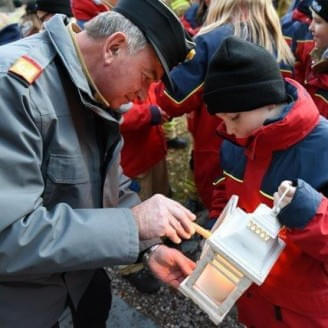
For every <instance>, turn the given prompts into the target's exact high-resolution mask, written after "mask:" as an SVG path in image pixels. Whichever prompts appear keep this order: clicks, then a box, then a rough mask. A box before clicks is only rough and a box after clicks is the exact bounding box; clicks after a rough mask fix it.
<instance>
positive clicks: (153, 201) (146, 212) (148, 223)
mask: <svg viewBox="0 0 328 328" xmlns="http://www.w3.org/2000/svg"><path fill="white" fill-rule="evenodd" d="M132 212H133V214H134V216H135V218H136V221H137V224H138V228H139V238H140V239H141V240H144V239H152V238H157V237H168V238H169V239H171V240H172V241H173V242H174V243H177V244H178V243H180V242H181V238H183V239H189V238H190V237H191V236H192V235H193V234H194V233H195V230H194V228H193V226H192V221H194V220H195V218H196V216H195V215H194V214H193V213H192V212H190V211H189V210H188V209H186V208H185V207H183V206H182V205H181V204H179V203H178V202H176V201H174V200H172V199H169V198H167V197H165V196H163V195H160V194H157V195H154V196H153V197H151V198H149V199H147V200H145V201H144V202H142V203H140V204H139V205H137V206H135V207H133V208H132Z"/></svg>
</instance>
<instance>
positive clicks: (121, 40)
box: [104, 32, 127, 64]
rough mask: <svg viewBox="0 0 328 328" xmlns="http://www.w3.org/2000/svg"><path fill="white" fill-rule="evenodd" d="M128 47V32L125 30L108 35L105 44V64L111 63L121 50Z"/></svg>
mask: <svg viewBox="0 0 328 328" xmlns="http://www.w3.org/2000/svg"><path fill="white" fill-rule="evenodd" d="M126 48H127V38H126V34H125V33H123V32H116V33H114V34H112V35H110V36H109V37H107V39H106V41H105V44H104V58H105V64H110V63H111V62H112V60H113V59H114V57H116V56H117V55H118V54H119V53H120V52H121V51H124V50H125V49H126Z"/></svg>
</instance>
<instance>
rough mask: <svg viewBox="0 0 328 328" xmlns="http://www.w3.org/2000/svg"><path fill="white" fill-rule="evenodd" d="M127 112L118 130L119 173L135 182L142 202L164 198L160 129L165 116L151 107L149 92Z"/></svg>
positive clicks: (163, 140) (166, 189)
mask: <svg viewBox="0 0 328 328" xmlns="http://www.w3.org/2000/svg"><path fill="white" fill-rule="evenodd" d="M127 109H128V110H127V111H126V112H125V113H124V114H123V122H122V124H121V126H120V131H121V134H122V136H123V139H124V146H123V149H122V153H121V156H122V158H121V166H122V168H123V172H124V174H125V175H126V176H128V177H130V178H132V179H134V180H136V181H137V182H138V184H139V186H140V191H139V192H138V193H139V196H140V198H141V199H142V200H144V199H148V198H149V197H151V196H152V195H154V194H156V193H160V194H164V195H166V196H168V195H169V189H170V188H169V181H168V172H167V166H166V153H167V149H166V138H165V135H164V131H163V128H162V126H161V124H162V123H164V122H165V121H167V120H168V115H167V114H166V112H164V111H163V110H162V109H161V108H160V107H158V106H157V105H156V104H155V99H154V96H153V92H152V91H151V90H150V91H149V93H148V99H147V100H146V101H144V102H141V101H136V102H134V103H130V104H128V108H127Z"/></svg>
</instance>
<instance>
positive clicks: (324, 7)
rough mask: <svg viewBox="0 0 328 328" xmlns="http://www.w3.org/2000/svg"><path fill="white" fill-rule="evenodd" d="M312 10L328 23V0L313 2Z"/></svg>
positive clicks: (314, 0)
mask: <svg viewBox="0 0 328 328" xmlns="http://www.w3.org/2000/svg"><path fill="white" fill-rule="evenodd" d="M310 8H311V9H312V10H313V11H314V12H315V13H316V14H317V15H319V16H320V17H322V18H323V19H324V20H325V21H327V22H328V0H313V1H312V4H311V6H310Z"/></svg>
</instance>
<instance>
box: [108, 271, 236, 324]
mask: <svg viewBox="0 0 328 328" xmlns="http://www.w3.org/2000/svg"><path fill="white" fill-rule="evenodd" d="M111 275H112V278H113V280H112V286H113V292H114V294H116V295H117V296H119V297H121V298H122V299H123V300H124V301H125V302H127V303H128V304H129V305H131V306H133V307H134V308H135V309H137V310H138V311H140V312H141V313H143V314H144V315H145V316H147V317H149V318H151V319H152V320H153V321H154V322H155V323H156V324H157V325H158V326H159V327H161V328H184V327H186V328H187V327H201V328H212V327H213V328H214V327H218V326H216V325H214V324H213V323H212V321H211V320H210V319H209V318H208V316H207V314H206V313H204V312H203V311H202V310H200V309H199V308H198V306H197V305H195V304H194V303H193V302H192V301H191V300H189V299H187V298H186V297H185V296H184V295H182V294H181V293H180V292H178V291H176V290H174V289H172V288H170V287H167V286H164V285H163V286H162V287H161V288H160V290H159V291H158V292H157V293H156V294H150V295H149V294H142V293H140V292H139V291H138V290H136V289H135V288H134V287H133V286H131V285H130V283H129V282H128V281H126V280H125V279H124V278H122V277H121V276H120V275H119V273H118V272H117V271H116V270H111ZM236 317H237V314H236V310H235V309H233V310H232V311H231V312H230V313H229V314H228V315H227V316H226V317H225V319H224V321H223V322H222V323H221V324H220V325H219V327H222V328H240V327H241V326H240V325H239V324H238V322H237V319H236Z"/></svg>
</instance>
